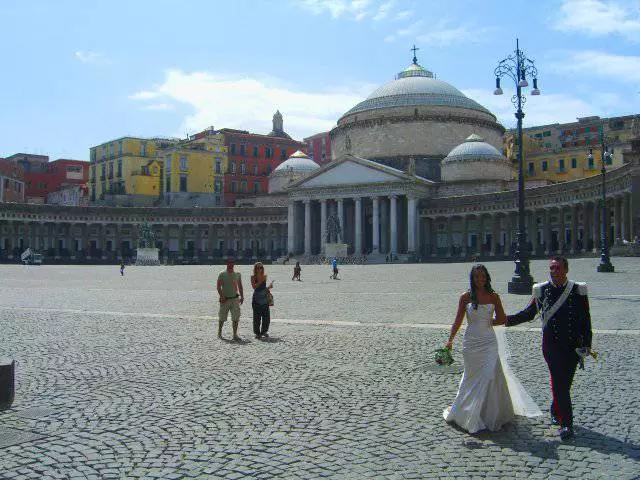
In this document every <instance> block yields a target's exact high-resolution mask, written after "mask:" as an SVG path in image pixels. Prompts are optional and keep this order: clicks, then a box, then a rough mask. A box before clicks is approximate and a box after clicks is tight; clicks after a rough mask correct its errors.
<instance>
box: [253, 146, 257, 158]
mask: <svg viewBox="0 0 640 480" xmlns="http://www.w3.org/2000/svg"><path fill="white" fill-rule="evenodd" d="M253 156H254V157H257V156H258V147H256V146H255V145H254V147H253Z"/></svg>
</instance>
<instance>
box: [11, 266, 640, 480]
mask: <svg viewBox="0 0 640 480" xmlns="http://www.w3.org/2000/svg"><path fill="white" fill-rule="evenodd" d="M597 262H598V260H597V259H581V260H574V261H572V262H571V269H572V271H571V273H572V275H571V276H572V277H573V278H576V279H578V280H586V281H588V282H589V287H590V296H591V299H592V302H591V303H592V313H593V316H594V328H595V329H596V330H597V332H596V334H595V340H594V348H595V349H596V350H598V351H599V353H600V355H601V357H600V359H599V360H598V361H589V362H588V364H587V369H586V370H585V371H579V372H578V373H577V374H576V379H575V383H574V387H573V398H574V404H575V416H576V422H577V429H576V434H577V435H576V438H575V439H574V440H573V441H571V442H567V443H563V442H560V441H559V440H558V438H557V437H556V435H555V432H554V430H553V429H552V427H551V426H550V425H549V423H548V420H547V418H546V417H544V418H535V419H525V418H517V419H516V420H515V421H514V422H513V423H511V424H509V425H507V427H505V428H504V429H503V430H502V431H500V432H496V433H482V434H478V435H468V434H466V433H465V432H463V431H460V430H457V429H456V428H454V427H452V426H450V425H448V424H446V423H445V422H444V420H443V419H442V410H443V408H444V407H446V406H447V405H449V404H450V402H451V401H452V400H453V398H454V396H455V393H456V390H457V386H458V382H459V380H460V375H461V373H462V370H461V360H462V359H461V358H460V355H461V352H460V350H459V348H460V346H461V342H460V339H456V347H457V348H458V350H457V351H455V352H454V353H455V355H456V357H457V358H456V363H454V365H453V366H452V367H449V368H448V369H447V368H440V367H436V366H435V364H434V362H433V351H434V350H435V349H436V348H438V347H439V346H440V345H441V344H442V343H443V341H444V339H445V338H446V335H447V329H448V327H447V326H445V325H444V324H450V322H451V320H452V318H453V315H454V314H455V307H456V297H457V295H458V294H459V293H460V292H461V291H462V290H464V288H465V286H466V282H467V281H468V280H467V275H468V269H469V265H468V264H450V265H409V266H385V265H383V266H367V267H348V266H345V267H344V268H342V269H341V274H342V280H341V281H333V280H329V279H328V276H329V269H328V267H306V266H303V272H302V275H303V276H302V278H303V282H299V283H298V282H291V280H290V274H291V270H292V267H289V266H286V267H271V266H268V267H267V273H268V274H270V275H271V278H274V279H275V280H276V283H275V289H274V296H275V298H276V306H275V308H274V312H273V315H274V317H275V320H274V322H273V324H272V327H271V331H270V333H271V334H272V336H271V338H270V339H269V341H258V340H254V339H253V336H252V335H251V327H250V320H249V314H250V306H249V305H248V303H247V304H245V306H244V307H243V318H242V322H241V328H240V334H241V336H242V337H243V338H244V339H245V340H244V341H243V342H241V343H232V342H229V341H220V340H218V339H216V338H215V332H214V323H215V319H214V317H213V309H214V308H215V303H214V300H215V298H214V295H213V293H212V290H213V287H212V285H213V284H214V282H215V277H216V274H217V272H218V271H219V270H221V269H222V268H223V267H220V266H216V267H214V268H212V267H130V268H127V270H126V271H125V276H124V277H120V276H119V271H118V267H117V266H114V267H71V266H43V267H21V266H0V332H1V335H0V355H6V356H10V357H12V358H15V359H16V362H17V367H16V376H17V385H16V386H17V394H16V401H15V402H14V405H13V407H12V408H11V409H10V410H7V411H4V412H0V478H2V479H13V478H17V479H27V478H38V479H39V478H94V479H101V478H105V479H107V478H113V479H119V478H169V479H172V478H225V479H234V478H258V479H266V478H304V479H309V478H336V479H337V478H390V479H396V478H397V479H404V478H416V479H422V478H524V477H527V478H530V479H535V478H557V479H560V478H573V477H575V478H584V479H591V478H624V479H632V478H640V427H639V424H640V396H639V395H638V393H637V392H638V388H639V387H640V378H639V377H638V373H637V372H638V371H640V359H639V357H638V351H639V348H638V347H639V341H640V332H639V330H638V329H639V327H638V313H637V311H638V309H637V306H638V304H639V303H640V286H639V285H640V260H639V259H620V258H614V259H613V263H614V264H615V266H616V270H617V272H616V273H614V274H596V273H595V266H596V265H597ZM487 266H488V267H489V269H490V271H491V273H492V276H493V283H494V285H495V286H496V288H497V290H498V291H499V292H500V293H501V294H502V297H503V302H504V303H505V306H506V309H507V311H512V310H514V309H515V308H517V307H519V306H523V305H524V304H525V303H526V301H527V298H526V297H521V296H512V295H507V294H505V293H504V291H505V290H506V282H507V281H508V280H509V279H510V276H511V274H512V272H513V264H512V263H510V262H499V263H498V262H496V263H488V264H487ZM546 266H547V263H546V262H534V263H533V264H532V272H533V274H534V277H535V278H536V280H538V279H543V278H544V277H545V276H546ZM240 271H241V272H242V273H243V277H244V283H245V287H248V274H249V267H247V266H241V267H240ZM247 290H249V288H247ZM248 296H249V295H248ZM634 307H635V308H634ZM534 327H535V324H533V323H532V324H531V328H522V329H520V328H518V329H515V328H514V329H509V330H507V337H508V340H509V343H510V348H511V351H512V358H511V359H510V364H511V366H512V368H513V370H514V372H515V373H516V374H517V375H518V377H519V378H520V380H521V381H522V383H523V384H524V386H525V387H526V388H527V390H528V391H529V392H530V393H531V395H532V396H533V397H534V399H535V400H536V401H537V402H538V404H539V405H540V406H541V408H542V409H543V410H546V408H547V406H548V403H549V399H550V398H549V397H550V388H549V385H548V374H547V370H546V366H545V364H544V360H543V359H542V355H541V353H540V333H539V331H538V330H539V329H538V330H536V329H535V328H534ZM224 333H225V336H226V337H227V338H228V337H229V336H230V326H228V325H226V326H225V332H224Z"/></svg>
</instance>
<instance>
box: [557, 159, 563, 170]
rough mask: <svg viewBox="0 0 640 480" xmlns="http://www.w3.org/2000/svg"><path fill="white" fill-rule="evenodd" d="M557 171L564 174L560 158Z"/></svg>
mask: <svg viewBox="0 0 640 480" xmlns="http://www.w3.org/2000/svg"><path fill="white" fill-rule="evenodd" d="M558 171H559V172H564V158H561V159H560V160H558Z"/></svg>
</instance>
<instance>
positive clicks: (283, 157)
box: [280, 148, 287, 160]
mask: <svg viewBox="0 0 640 480" xmlns="http://www.w3.org/2000/svg"><path fill="white" fill-rule="evenodd" d="M286 159H287V149H286V148H283V149H282V150H280V160H286Z"/></svg>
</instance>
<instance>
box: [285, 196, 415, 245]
mask: <svg viewBox="0 0 640 480" xmlns="http://www.w3.org/2000/svg"><path fill="white" fill-rule="evenodd" d="M287 218H288V222H289V226H288V237H287V245H288V251H289V252H291V253H303V254H304V255H316V254H320V255H323V254H325V252H326V245H327V243H343V244H347V245H348V246H349V253H350V254H355V255H362V254H371V255H378V254H383V255H397V254H399V253H413V252H415V251H416V245H417V237H418V228H417V227H418V215H417V199H416V198H412V197H407V196H405V195H372V196H367V197H347V198H337V199H326V198H320V199H311V198H308V199H303V200H300V201H290V203H289V205H288V216H287ZM329 219H332V221H335V220H337V222H338V224H339V226H340V232H339V234H338V233H336V232H335V230H334V229H330V228H327V227H328V225H329V222H330V220H329Z"/></svg>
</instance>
